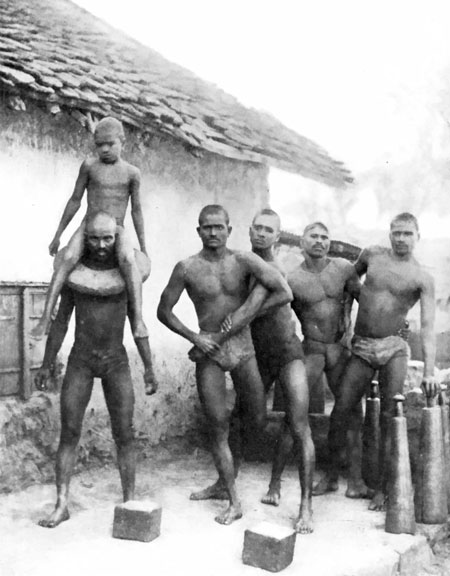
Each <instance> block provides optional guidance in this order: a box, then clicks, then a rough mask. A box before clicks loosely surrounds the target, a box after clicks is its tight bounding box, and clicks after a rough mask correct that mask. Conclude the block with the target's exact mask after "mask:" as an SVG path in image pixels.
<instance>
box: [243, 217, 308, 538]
mask: <svg viewBox="0 0 450 576" xmlns="http://www.w3.org/2000/svg"><path fill="white" fill-rule="evenodd" d="M279 236H280V218H279V216H278V214H277V213H276V212H274V211H273V210H271V209H269V208H266V209H264V210H261V211H260V212H259V213H258V214H256V216H255V217H254V219H253V222H252V226H251V227H250V242H251V244H252V250H253V252H254V253H255V254H258V256H260V257H261V258H262V259H263V260H265V261H266V262H268V263H269V264H270V265H271V266H273V267H274V268H276V269H277V270H280V272H282V273H283V270H282V268H281V266H280V264H279V263H278V262H277V260H276V259H275V256H274V253H273V246H274V244H275V243H276V242H277V240H278V238H279ZM251 332H252V338H253V344H254V346H255V352H256V359H257V362H258V368H259V372H260V374H261V377H262V380H263V382H264V386H265V389H266V391H267V390H268V389H269V388H270V386H271V385H272V383H273V382H274V380H277V381H278V383H279V385H280V386H281V389H282V392H283V397H284V401H285V412H286V426H287V428H288V430H289V431H290V433H291V435H292V438H293V441H294V445H295V450H296V458H297V466H298V473H299V479H300V486H301V495H300V511H299V517H298V520H297V522H296V525H295V529H296V531H297V532H299V533H301V534H308V533H310V532H312V531H313V522H312V502H311V498H312V481H313V474H314V460H315V455H314V444H313V441H312V437H311V429H310V427H309V422H308V405H309V394H308V383H307V380H306V373H305V365H304V363H303V359H304V356H303V350H302V345H301V342H300V339H299V338H298V336H297V335H296V333H295V323H294V320H293V317H292V310H291V308H290V306H289V304H285V305H284V306H281V307H279V308H276V309H274V310H272V311H270V312H268V313H266V314H264V315H262V314H261V311H260V312H259V313H258V317H257V318H255V320H253V322H252V324H251ZM272 496H273V500H272V501H270V502H269V501H267V499H265V498H263V502H265V503H270V504H278V500H279V492H278V500H277V495H276V494H273V495H272Z"/></svg>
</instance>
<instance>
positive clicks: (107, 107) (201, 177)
mask: <svg viewBox="0 0 450 576" xmlns="http://www.w3.org/2000/svg"><path fill="white" fill-rule="evenodd" d="M107 115H112V116H115V117H117V118H119V119H120V120H122V122H123V123H124V125H125V129H126V135H127V142H126V145H125V148H124V157H125V158H126V159H127V160H129V161H130V162H132V163H133V164H135V165H137V166H139V168H140V169H141V172H142V199H143V207H144V217H145V220H146V232H147V238H148V244H149V248H150V252H151V255H152V264H153V271H152V275H151V277H150V280H149V281H148V282H147V283H146V285H145V287H144V288H145V289H144V306H145V308H144V315H145V317H146V319H147V322H148V325H149V328H150V332H151V343H152V349H153V354H154V358H155V365H156V372H157V374H158V376H159V379H160V382H161V386H160V392H159V393H158V395H157V396H155V397H152V398H150V399H147V398H144V397H143V394H142V388H141V387H140V384H139V382H140V381H139V378H138V377H136V391H137V397H138V403H137V404H138V405H137V409H136V427H137V429H138V432H139V434H140V435H141V437H143V438H145V439H146V440H147V441H148V442H150V443H156V442H158V441H159V440H160V439H161V438H165V437H171V436H175V435H182V434H184V433H185V431H186V430H188V429H189V427H190V426H192V421H193V417H194V414H195V401H194V400H193V398H194V397H195V393H194V382H193V377H192V372H193V366H192V365H191V364H190V363H189V361H188V360H187V357H186V352H187V350H188V343H185V342H183V341H181V339H180V338H179V337H177V336H175V335H173V334H171V333H169V331H168V330H166V329H165V328H164V327H162V326H161V325H159V324H158V323H157V321H156V318H155V308H156V305H157V301H158V298H159V294H160V292H161V289H162V288H163V286H164V285H165V283H166V282H167V279H168V276H169V273H170V271H171V269H172V268H173V266H174V264H175V263H176V262H177V261H178V260H179V259H181V258H183V257H185V256H186V255H189V254H192V253H193V252H195V251H197V250H198V248H199V242H198V238H197V237H196V233H195V230H194V228H195V226H196V219H197V215H198V212H199V210H200V208H201V207H202V206H203V205H205V204H209V203H221V204H224V205H225V206H226V207H227V208H228V210H229V212H230V215H231V219H232V223H233V225H234V231H233V235H232V241H231V246H236V247H237V246H240V247H242V246H243V245H244V246H245V245H246V243H247V228H248V224H249V222H250V220H251V217H252V215H253V214H254V212H255V211H256V210H257V209H259V208H261V207H263V206H264V205H267V203H268V201H269V191H268V180H267V176H268V171H269V167H270V166H274V167H278V168H281V169H283V170H288V171H291V172H295V173H299V174H301V175H303V176H304V177H306V178H311V179H315V180H318V181H319V182H322V183H324V184H327V185H329V186H332V187H334V188H342V187H344V186H345V185H346V183H347V182H349V181H351V175H350V173H349V171H348V170H347V169H346V168H345V166H344V165H343V164H342V163H341V162H338V161H336V160H333V159H332V158H330V157H329V156H328V154H327V153H326V152H325V151H324V150H322V149H321V148H320V147H319V146H317V145H316V144H314V143H313V142H311V141H309V140H308V139H306V138H304V137H302V136H300V135H298V134H296V133H295V132H293V131H292V130H290V129H288V128H287V127H285V126H283V125H282V124H281V123H280V122H278V121H277V120H276V119H275V118H273V117H272V116H270V115H268V114H264V113H261V112H258V111H256V110H252V109H248V108H245V107H244V106H242V105H241V104H240V103H239V102H238V101H237V100H236V99H235V98H233V97H232V96H230V95H228V94H226V93H224V92H223V91H222V90H220V89H219V88H217V87H216V86H214V85H212V84H210V83H208V82H205V81H203V80H201V79H199V78H197V77H196V76H195V75H193V74H192V73H190V72H189V71H187V70H185V69H183V68H181V67H180V66H177V65H176V64H174V63H171V62H168V61H167V60H166V59H164V58H163V57H162V56H160V55H159V54H157V53H156V52H154V51H153V50H151V49H149V48H147V47H144V46H142V45H140V44H139V43H137V42H136V41H134V40H132V39H130V38H128V37H127V36H125V35H124V34H122V33H121V32H119V31H117V30H115V29H113V28H111V27H110V26H108V25H106V24H105V23H104V22H102V21H100V20H98V19H97V18H95V17H94V16H92V15H91V14H89V13H88V12H86V11H85V10H83V9H81V8H79V7H78V6H76V5H74V4H73V3H71V2H70V1H69V0H2V2H1V3H0V126H1V130H0V162H1V166H2V183H3V186H4V193H3V194H2V198H1V200H0V202H2V203H3V205H2V208H3V213H4V214H5V216H6V218H4V226H3V227H2V229H1V231H0V238H1V240H2V244H3V246H8V244H10V245H11V249H9V250H2V254H1V256H0V264H1V267H0V269H1V271H2V272H1V279H2V280H3V281H5V282H10V281H33V282H37V281H38V282H41V281H48V280H49V278H50V274H51V258H50V257H49V256H48V252H47V246H48V244H49V242H50V240H51V238H52V236H53V233H54V231H55V229H56V226H57V223H58V221H59V218H60V216H61V213H62V210H63V207H64V205H65V203H66V201H67V199H68V196H69V194H70V193H71V191H72V189H73V185H74V182H75V178H76V175H77V172H78V168H79V165H80V163H81V161H82V159H83V158H84V157H85V156H86V155H88V154H89V153H90V147H91V132H92V129H93V126H94V123H95V122H96V121H97V120H99V119H100V118H102V117H104V116H107ZM81 212H82V211H80V214H79V217H78V218H76V222H74V223H73V225H71V226H70V228H69V230H68V232H67V233H66V235H65V236H64V237H63V241H66V240H67V239H68V238H69V234H70V232H72V231H73V230H74V229H75V227H76V226H77V225H78V224H79V222H80V219H81V217H82V213H81ZM128 227H129V229H132V226H131V223H130V222H129V223H128ZM2 305H3V308H5V309H6V312H5V315H4V316H5V318H6V317H8V318H10V316H11V315H10V316H8V313H7V312H8V306H9V305H8V303H7V300H5V297H3V304H2ZM41 305H42V298H41V299H39V298H36V302H33V303H32V309H31V311H30V315H31V317H32V316H38V315H39V313H40V307H41ZM33 306H34V307H33ZM17 314H19V312H17ZM180 315H181V316H182V317H183V318H185V319H186V321H187V322H190V321H191V322H194V316H193V310H192V307H191V306H190V304H189V303H188V302H187V301H186V300H183V301H182V302H180ZM13 316H14V314H13V315H12V317H13ZM1 321H2V317H0V322H1ZM8 321H10V320H8ZM5 322H6V320H5V321H4V322H3V330H2V338H7V337H8V333H10V331H8V328H7V325H6V324H5ZM14 338H15V340H14V342H15V343H16V344H18V345H19V346H21V350H22V356H21V355H20V354H19V356H18V359H19V361H22V362H24V361H25V360H27V356H28V352H27V349H28V347H29V346H28V345H29V344H30V345H32V346H33V344H32V343H28V341H27V340H26V330H22V332H20V330H19V331H18V332H17V334H16V335H15V336H14ZM16 340H17V342H16ZM68 340H69V338H68ZM68 343H70V342H68ZM130 343H131V339H130ZM3 348H5V346H3ZM34 354H35V356H39V350H38V351H37V352H36V351H34ZM134 369H135V371H136V374H137V373H138V372H139V370H140V366H139V363H138V361H137V360H136V362H135V366H134ZM27 370H28V368H27ZM1 390H2V382H1V379H0V394H1ZM4 390H5V389H4ZM94 396H95V397H94V398H93V401H92V409H91V411H90V412H89V414H88V416H87V419H86V424H85V429H86V430H85V432H86V434H85V436H84V438H83V441H82V444H81V447H80V450H81V451H82V452H83V454H85V459H86V460H89V455H90V454H93V453H94V452H95V453H102V454H103V452H104V453H107V452H108V449H109V448H108V447H109V444H110V442H109V444H108V442H107V443H106V444H105V446H106V448H104V450H103V448H101V449H100V448H99V443H101V438H103V432H101V431H102V430H103V427H105V426H106V422H107V417H106V412H105V410H104V408H103V401H102V400H101V398H100V399H99V398H97V396H96V395H94ZM24 418H25V420H26V422H28V424H29V426H28V428H27V427H26V426H23V422H24ZM2 426H3V428H4V429H5V430H7V433H5V434H4V435H3V436H1V437H0V455H1V457H2V461H4V462H5V466H4V468H3V470H2V471H1V472H0V489H2V488H3V489H9V488H10V486H11V483H12V481H13V480H14V482H15V485H16V486H17V485H21V484H23V483H24V482H31V481H35V480H39V479H42V478H46V477H48V473H49V472H48V471H49V470H50V469H51V467H50V468H49V462H50V460H51V457H52V455H53V452H54V447H55V444H56V442H57V429H58V425H57V400H56V399H55V397H54V395H51V394H50V395H43V394H37V393H34V394H32V396H31V398H30V399H29V400H28V401H27V402H25V403H22V402H21V401H20V400H18V399H17V398H16V397H15V396H11V395H7V396H4V398H3V400H0V427H2ZM108 441H109V440H108ZM25 445H27V446H28V448H27V449H28V450H29V452H28V455H29V461H30V462H31V464H29V465H28V466H29V467H30V466H31V468H32V469H31V470H25V469H24V468H25V467H24V464H23V450H24V446H25ZM102 450H103V452H102Z"/></svg>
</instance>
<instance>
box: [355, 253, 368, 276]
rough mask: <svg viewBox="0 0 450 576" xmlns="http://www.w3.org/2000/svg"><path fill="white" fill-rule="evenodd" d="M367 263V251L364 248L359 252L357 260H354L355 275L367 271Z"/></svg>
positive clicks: (360, 274) (361, 274)
mask: <svg viewBox="0 0 450 576" xmlns="http://www.w3.org/2000/svg"><path fill="white" fill-rule="evenodd" d="M368 265H369V253H368V250H367V249H366V248H365V249H364V250H363V251H362V252H361V254H360V255H359V256H358V260H357V261H356V262H355V271H356V274H357V276H359V277H361V276H363V275H364V274H365V273H366V272H367V268H368Z"/></svg>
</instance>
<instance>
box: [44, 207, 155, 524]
mask: <svg viewBox="0 0 450 576" xmlns="http://www.w3.org/2000/svg"><path fill="white" fill-rule="evenodd" d="M116 233H117V225H116V221H115V219H114V218H113V217H112V216H110V215H109V214H107V213H105V212H99V213H96V214H92V215H91V216H90V217H89V218H88V219H87V221H86V231H85V251H84V255H83V257H82V263H83V264H84V265H85V266H86V267H87V268H91V269H93V270H95V271H99V270H110V269H112V268H116V267H117V259H116V256H115V242H116ZM74 309H75V322H76V323H75V342H74V345H73V347H72V350H71V352H70V356H69V360H68V362H67V369H66V374H65V377H64V382H63V385H62V390H61V438H60V443H59V448H58V453H57V455H56V489H57V501H56V506H55V509H54V511H53V512H52V514H50V516H49V517H48V518H46V519H44V520H41V521H40V522H39V524H40V525H41V526H44V527H46V528H54V527H55V526H58V524H60V523H61V522H63V521H65V520H68V519H69V507H68V500H69V484H70V478H71V475H72V469H73V466H74V464H75V461H76V448H77V444H78V441H79V439H80V434H81V427H82V422H83V416H84V413H85V411H86V407H87V405H88V402H89V399H90V396H91V392H92V386H93V381H94V378H96V377H98V378H101V379H102V385H103V392H104V395H105V400H106V404H107V407H108V411H109V414H110V418H111V427H112V432H113V437H114V440H115V443H116V446H117V460H118V466H119V472H120V478H121V482H122V492H123V499H124V501H127V500H132V499H133V498H134V486H135V469H136V462H135V460H136V458H135V449H134V432H133V406H134V392H133V383H132V380H131V374H130V368H129V365H128V357H127V353H126V351H125V348H124V346H123V331H124V325H125V320H126V318H127V314H128V313H129V300H128V298H127V291H126V289H125V286H123V288H122V291H121V292H120V293H118V294H114V295H109V296H100V295H97V294H90V293H83V292H80V291H77V290H74V289H71V288H69V287H68V286H65V287H64V288H63V290H62V293H61V302H60V306H59V309H58V314H57V316H56V319H55V321H54V322H53V323H52V325H51V328H50V332H49V335H48V339H47V343H46V347H45V355H44V360H43V364H42V367H41V368H40V370H39V372H38V374H37V375H36V378H35V384H36V387H37V389H38V390H45V389H46V387H47V384H46V383H47V380H48V378H49V375H50V369H51V366H52V365H53V363H54V361H55V358H56V355H57V353H58V351H59V349H60V348H61V345H62V343H63V340H64V337H65V335H66V333H67V328H68V324H69V321H70V317H71V316H72V312H73V310H74ZM135 342H136V346H137V348H138V351H139V354H140V356H141V358H142V360H143V362H144V368H145V373H144V382H145V384H146V388H145V391H146V394H153V393H154V392H155V391H156V382H155V381H154V376H153V370H152V360H151V354H150V347H149V344H148V338H136V339H135Z"/></svg>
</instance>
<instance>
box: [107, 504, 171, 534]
mask: <svg viewBox="0 0 450 576" xmlns="http://www.w3.org/2000/svg"><path fill="white" fill-rule="evenodd" d="M161 513H162V509H161V506H159V504H157V503H156V502H152V501H149V500H147V501H142V502H140V501H138V500H130V501H129V502H124V503H123V504H119V505H117V506H116V507H115V509H114V525H113V538H124V539H126V540H139V541H140V542H151V541H152V540H154V539H155V538H157V537H158V536H159V534H160V531H161Z"/></svg>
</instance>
